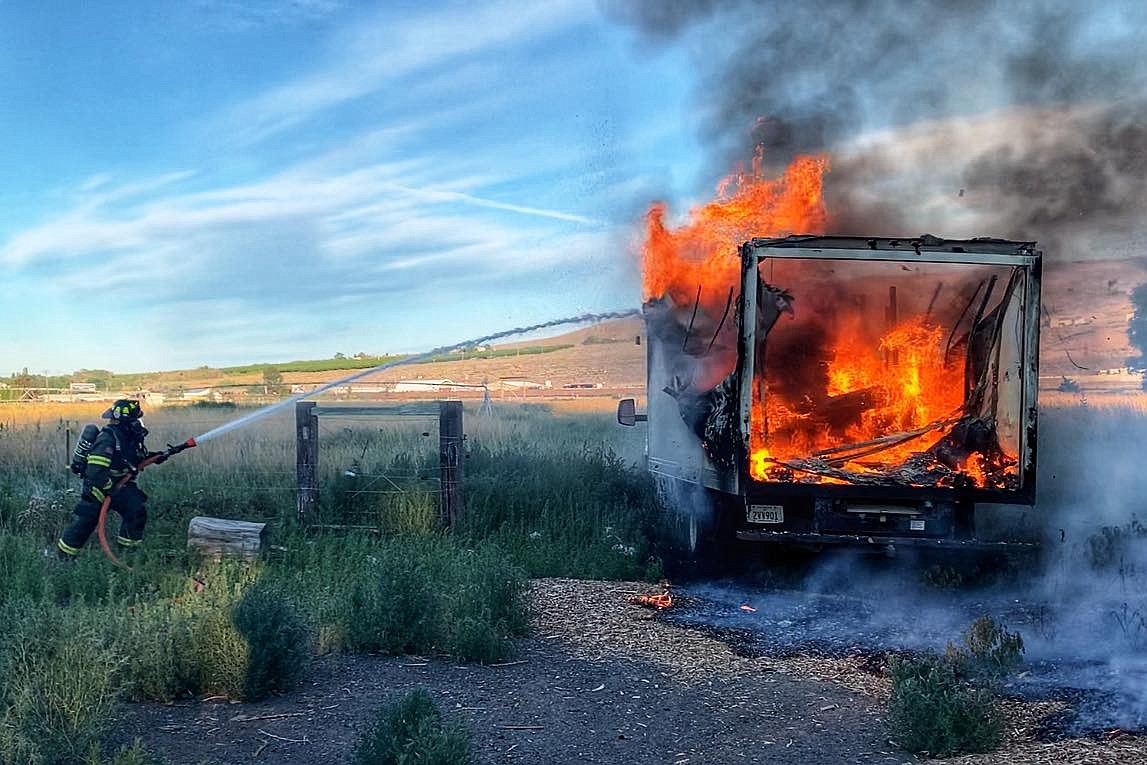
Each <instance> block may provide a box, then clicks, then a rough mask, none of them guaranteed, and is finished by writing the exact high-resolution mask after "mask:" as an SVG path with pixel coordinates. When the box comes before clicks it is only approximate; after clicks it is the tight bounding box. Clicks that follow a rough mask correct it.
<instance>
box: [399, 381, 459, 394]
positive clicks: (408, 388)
mask: <svg viewBox="0 0 1147 765" xmlns="http://www.w3.org/2000/svg"><path fill="white" fill-rule="evenodd" d="M444 390H454V381H453V380H399V381H398V382H396V383H395V384H394V392H395V393H437V392H438V391H444Z"/></svg>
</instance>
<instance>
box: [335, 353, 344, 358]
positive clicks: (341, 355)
mask: <svg viewBox="0 0 1147 765" xmlns="http://www.w3.org/2000/svg"><path fill="white" fill-rule="evenodd" d="M335 358H336V359H345V358H346V354H345V353H336V354H335Z"/></svg>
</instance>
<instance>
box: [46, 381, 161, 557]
mask: <svg viewBox="0 0 1147 765" xmlns="http://www.w3.org/2000/svg"><path fill="white" fill-rule="evenodd" d="M103 419H105V420H108V421H109V422H108V424H107V425H105V426H104V427H103V429H102V430H100V431H99V434H98V435H96V436H95V438H94V441H92V443H91V448H90V450H89V451H88V452H87V455H86V459H85V458H84V456H83V455H82V454H80V453H79V452H78V451H77V454H76V456H75V457H74V458H73V461H72V470H73V471H75V472H77V473H80V474H81V475H82V476H83V479H84V487H83V493H82V495H81V497H80V502H79V504H77V505H76V509H75V510H74V511H73V513H74V516H75V517H74V518H73V520H72V523H71V524H70V525H69V526H68V527H67V528H66V529H64V532H63V533H62V534H61V535H60V539H59V541H58V542H57V543H56V546H57V548H58V554H59V556H60V557H61V558H63V559H66V560H70V559H72V558H74V557H75V555H76V554H78V553H79V551H80V548H82V547H83V546H84V543H85V542H87V541H88V537H90V536H91V534H92V532H93V531H95V528H96V523H97V522H98V521H99V516H100V505H101V504H102V503H103V501H104V498H105V497H107V496H108V495H109V494H110V495H111V509H112V510H115V511H116V512H117V513H119V516H120V530H119V535H118V536H117V537H116V542H117V543H118V544H119V546H120V547H121V548H129V549H130V548H134V547H137V546H138V545H139V544H140V543H141V542H142V541H143V530H144V527H145V526H146V525H147V495H146V494H144V493H143V491H142V490H141V489H140V488H139V486H138V485H137V484H136V480H135V476H136V473H138V465H139V463H140V462H142V461H143V460H144V459H146V458H147V457H151V456H155V455H157V454H159V453H158V452H149V451H148V450H147V447H146V446H145V445H144V438H145V437H146V436H147V428H145V427H144V426H143V409H142V408H141V407H140V405H139V402H138V401H136V400H134V399H120V400H118V401H116V402H115V403H114V404H112V405H111V407H110V408H109V409H108V410H107V411H106V412H104V413H103ZM92 427H93V430H94V426H92ZM165 459H166V458H165V457H162V456H161V457H159V459H157V460H156V462H157V463H158V462H163V461H164V460H165ZM125 476H127V477H128V480H127V481H126V482H125V483H124V484H123V485H122V486H120V488H119V489H118V490H115V491H114V492H113V487H115V486H116V485H117V484H118V483H119V482H120V480H121V479H123V478H124V477H125Z"/></svg>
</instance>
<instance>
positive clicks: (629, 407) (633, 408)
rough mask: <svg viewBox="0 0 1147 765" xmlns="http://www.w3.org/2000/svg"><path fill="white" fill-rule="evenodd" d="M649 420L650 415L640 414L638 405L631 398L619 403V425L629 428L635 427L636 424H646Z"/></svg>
mask: <svg viewBox="0 0 1147 765" xmlns="http://www.w3.org/2000/svg"><path fill="white" fill-rule="evenodd" d="M648 419H649V415H646V414H638V413H637V404H636V402H634V400H633V399H631V398H623V399H622V400H621V401H618V402H617V424H618V425H624V426H626V427H627V428H631V427H633V425H634V423H638V422H645V421H647V420H648Z"/></svg>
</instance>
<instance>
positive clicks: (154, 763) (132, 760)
mask: <svg viewBox="0 0 1147 765" xmlns="http://www.w3.org/2000/svg"><path fill="white" fill-rule="evenodd" d="M161 762H162V761H161V760H160V759H159V758H158V757H156V756H155V755H154V754H151V753H150V752H148V751H147V750H146V749H144V747H143V742H142V741H140V740H139V739H138V738H137V739H135V740H134V741H133V742H132V743H131V744H130V745H124V746H121V747H120V748H119V749H117V750H116V751H115V753H114V754H113V755H112V756H111V758H110V759H105V758H104V757H103V755H102V754H101V752H100V749H99V747H98V746H95V745H93V746H92V748H91V749H90V750H89V751H88V756H87V757H85V758H84V762H83V765H161Z"/></svg>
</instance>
